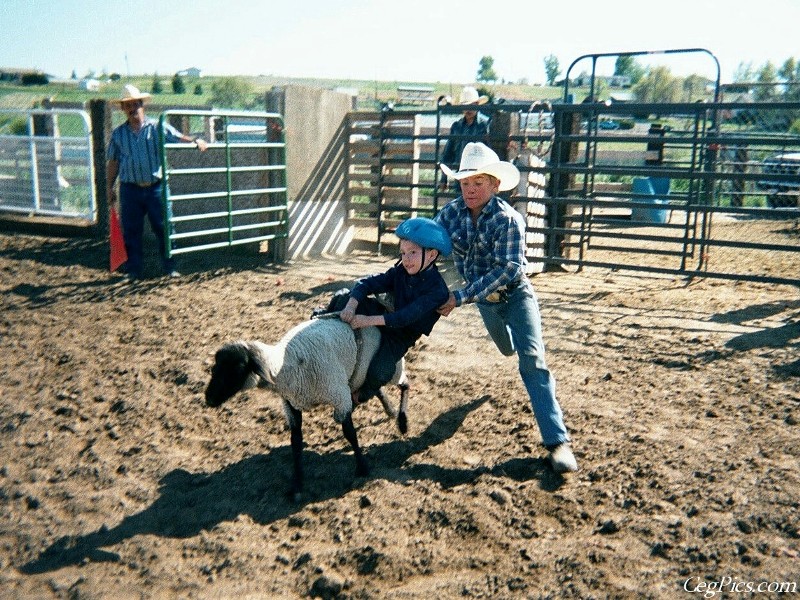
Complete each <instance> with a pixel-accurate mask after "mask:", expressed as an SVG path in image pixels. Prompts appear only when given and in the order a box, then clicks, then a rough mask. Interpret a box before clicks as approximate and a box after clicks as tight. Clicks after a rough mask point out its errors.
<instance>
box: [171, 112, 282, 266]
mask: <svg viewBox="0 0 800 600" xmlns="http://www.w3.org/2000/svg"><path fill="white" fill-rule="evenodd" d="M168 122H169V123H171V124H172V125H174V126H176V127H177V128H178V129H179V130H181V131H184V132H189V131H191V132H196V133H193V134H192V135H196V134H197V133H199V134H200V135H201V136H202V137H203V138H204V139H206V140H209V146H208V150H207V151H206V152H204V153H200V152H198V150H197V148H196V147H195V146H194V145H191V144H183V143H165V141H164V140H165V136H164V124H165V123H168ZM159 129H160V132H161V146H162V161H163V164H162V170H163V176H164V184H165V185H163V186H162V189H163V192H162V198H163V202H164V214H165V215H167V218H166V219H165V220H164V227H165V236H164V238H165V241H166V245H167V248H166V251H167V255H168V256H173V255H176V254H183V253H187V252H196V251H200V250H208V249H213V248H221V247H226V246H235V245H241V244H252V243H260V242H264V241H270V240H278V239H285V238H287V237H288V235H289V218H288V200H287V187H286V143H285V140H284V135H283V131H284V127H283V117H282V116H281V115H280V114H277V113H266V112H243V111H240V112H237V111H216V110H215V111H200V110H169V111H165V112H164V113H163V114H162V115H161V116H160V118H159Z"/></svg>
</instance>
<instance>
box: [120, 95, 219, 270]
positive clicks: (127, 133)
mask: <svg viewBox="0 0 800 600" xmlns="http://www.w3.org/2000/svg"><path fill="white" fill-rule="evenodd" d="M149 99H150V94H148V93H147V92H141V91H139V89H138V88H136V87H135V86H133V85H126V86H125V88H124V89H123V92H122V97H121V98H120V99H119V106H120V109H121V110H122V112H124V113H125V115H126V116H127V120H126V121H125V122H124V123H123V124H122V125H120V126H118V127H116V128H115V129H114V131H112V132H111V140H110V141H109V143H108V149H107V150H106V158H107V160H108V162H107V165H106V185H107V189H108V200H109V204H111V205H115V204H116V202H117V194H116V191H115V189H114V183H115V182H116V180H117V177H119V180H120V185H119V196H120V203H121V211H120V215H121V219H122V235H123V238H124V240H125V250H126V251H127V253H128V262H127V263H125V271H126V276H127V278H128V280H129V281H135V280H137V279H140V278H141V276H142V266H143V265H142V263H143V251H142V233H143V232H144V218H145V216H147V218H148V220H149V221H150V226H151V227H152V228H153V232H154V233H155V235H156V239H157V240H158V245H159V251H160V253H161V262H162V268H163V270H164V274H166V275H170V276H172V277H176V276H177V275H178V272H177V271H175V266H174V263H173V261H172V259H168V258H167V255H166V248H165V246H164V219H165V215H164V214H163V210H162V205H161V177H162V173H161V148H160V145H159V139H158V121H156V120H154V119H150V118H148V117H147V116H146V115H145V114H144V103H145V102H146V101H147V100H149ZM164 134H165V137H166V141H167V142H171V143H175V142H188V143H193V144H195V145H196V146H197V148H198V150H200V152H205V150H206V148H207V147H208V145H207V144H206V142H205V141H204V140H201V139H200V138H192V137H189V136H186V135H183V134H182V133H181V132H180V131H178V130H177V129H175V128H174V127H173V126H172V125H169V124H168V123H165V124H164Z"/></svg>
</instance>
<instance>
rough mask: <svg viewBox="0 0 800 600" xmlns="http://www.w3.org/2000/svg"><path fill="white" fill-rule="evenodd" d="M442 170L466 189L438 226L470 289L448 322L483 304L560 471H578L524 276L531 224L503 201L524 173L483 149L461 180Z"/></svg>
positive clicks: (455, 297)
mask: <svg viewBox="0 0 800 600" xmlns="http://www.w3.org/2000/svg"><path fill="white" fill-rule="evenodd" d="M441 169H442V171H444V173H445V174H446V175H447V176H449V177H452V178H453V179H455V180H456V181H458V182H459V183H460V186H461V195H460V196H458V197H456V198H455V199H454V200H451V201H450V202H448V203H447V204H446V205H445V206H444V207H443V208H442V210H441V211H439V213H438V214H437V215H436V218H435V219H436V221H437V222H438V223H439V224H441V225H442V226H443V227H444V228H445V230H447V233H448V235H449V236H450V240H451V241H452V244H453V261H454V263H455V266H456V268H457V270H458V272H459V274H460V275H461V277H462V278H463V279H464V282H465V283H466V285H465V286H464V287H463V288H461V289H459V290H455V291H454V292H452V293H450V294H449V296H448V299H447V302H446V303H444V304H443V305H442V306H441V307H440V309H439V312H440V313H441V314H442V315H444V316H447V315H449V314H450V312H451V311H452V310H453V309H454V308H456V307H457V306H463V305H464V304H467V303H471V302H475V303H477V306H478V310H479V312H480V314H481V317H482V318H483V322H484V325H485V326H486V330H487V331H488V333H489V335H490V336H491V338H492V341H494V343H495V345H496V346H497V348H498V350H500V352H501V353H502V354H504V355H506V356H511V355H513V354H514V353H515V352H516V354H517V355H518V357H519V372H520V375H521V376H522V381H523V383H524V384H525V389H526V390H527V392H528V396H529V397H530V402H531V407H532V408H533V414H534V417H535V418H536V422H537V424H538V425H539V431H540V433H541V435H542V440H543V442H544V445H545V447H546V448H547V450H548V451H549V460H550V464H551V465H552V467H553V470H554V471H556V472H557V473H565V472H568V471H576V470H577V469H578V464H577V462H576V460H575V456H574V455H573V453H572V449H571V448H570V444H569V442H570V438H569V434H568V433H567V429H566V427H565V426H564V418H563V415H562V412H561V407H560V406H559V404H558V401H557V400H556V393H555V380H554V378H553V376H552V374H551V373H550V370H549V369H548V368H547V364H546V363H545V358H544V341H543V338H542V323H541V315H540V314H539V303H538V301H537V299H536V294H535V293H534V291H533V285H532V284H531V282H530V280H529V279H528V277H527V275H526V272H525V265H526V263H527V261H526V259H525V243H524V240H525V222H524V220H523V217H522V215H521V214H520V213H518V212H517V211H516V210H514V209H513V208H512V207H511V205H509V204H508V203H507V202H506V201H505V200H503V199H502V198H501V197H499V196H498V195H497V193H498V192H500V191H506V190H511V189H513V188H515V187H516V186H517V184H518V183H519V178H520V173H519V170H518V169H517V167H516V166H514V165H513V164H511V163H510V162H506V161H500V159H499V157H498V156H497V154H496V153H495V152H494V151H493V150H492V149H491V148H489V147H488V146H486V145H485V144H482V143H480V142H471V143H469V144H467V146H466V147H465V148H464V153H463V154H462V156H461V163H460V165H459V169H458V171H457V172H455V171H453V170H452V169H451V168H450V167H448V166H447V165H444V164H442V165H441Z"/></svg>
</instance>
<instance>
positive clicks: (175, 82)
mask: <svg viewBox="0 0 800 600" xmlns="http://www.w3.org/2000/svg"><path fill="white" fill-rule="evenodd" d="M172 91H173V93H175V94H185V93H186V84H185V83H183V77H181V76H180V75H179V74H178V73H175V75H174V77H173V78H172Z"/></svg>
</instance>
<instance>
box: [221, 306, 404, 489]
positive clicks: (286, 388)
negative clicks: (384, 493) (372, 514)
mask: <svg viewBox="0 0 800 600" xmlns="http://www.w3.org/2000/svg"><path fill="white" fill-rule="evenodd" d="M379 343H380V332H379V331H378V329H377V328H375V327H365V328H363V329H360V330H355V331H354V330H353V329H352V328H351V327H350V325H348V324H347V323H344V322H342V321H340V320H339V319H338V318H317V319H312V320H310V321H304V322H302V323H300V324H299V325H296V326H295V327H294V328H292V329H291V330H290V331H289V332H288V333H286V335H284V336H283V338H282V339H281V340H280V341H279V342H278V343H277V344H275V345H268V344H265V343H263V342H260V341H237V342H234V343H230V344H226V345H225V346H223V347H222V348H220V349H219V350H218V351H217V353H216V355H215V358H214V366H213V367H212V370H211V380H210V381H209V383H208V387H207V388H206V392H205V398H206V404H207V405H208V406H212V407H217V406H220V405H221V404H222V403H223V402H225V401H226V400H228V399H229V398H231V397H233V396H234V395H235V394H236V393H238V392H239V391H241V390H243V389H246V388H251V387H254V386H255V385H257V384H259V383H261V384H263V385H264V386H265V387H267V388H271V389H274V390H275V391H276V392H277V393H278V395H280V396H281V398H282V399H283V409H284V414H285V416H286V420H287V423H288V425H289V429H290V431H291V438H290V439H291V447H292V458H293V462H294V472H293V475H292V480H291V487H290V495H291V496H292V497H293V498H295V499H298V498H299V496H300V493H301V492H302V489H303V465H302V449H303V433H302V412H301V411H303V410H307V409H309V408H311V407H313V406H317V405H320V404H329V405H331V406H332V407H333V419H334V420H335V421H336V422H337V423H340V424H341V426H342V432H343V433H344V437H345V438H346V439H347V441H348V442H350V445H351V446H352V447H353V451H354V453H355V459H356V475H357V476H365V475H367V474H368V473H369V466H368V464H367V460H366V458H365V457H364V455H363V453H362V451H361V449H360V447H359V445H358V438H357V436H356V430H355V427H354V426H353V419H352V412H353V401H352V396H351V393H352V391H353V390H357V389H358V388H359V387H361V384H362V383H363V382H364V378H365V376H366V373H367V367H368V366H369V363H370V360H371V359H372V357H373V355H374V354H375V352H376V351H377V349H378V345H379ZM391 383H394V384H396V385H397V386H398V387H399V388H400V391H401V394H400V406H399V410H398V411H395V410H394V409H393V408H392V406H391V404H390V403H389V401H388V400H387V398H386V396H385V394H383V392H381V393H379V394H378V398H379V399H380V401H381V403H382V404H383V408H384V410H385V411H386V413H387V414H388V415H389V416H390V417H392V418H395V417H397V425H398V428H399V429H400V431H401V433H406V430H407V418H406V408H407V406H408V389H409V385H408V380H407V377H406V374H405V368H404V362H403V360H402V359H401V360H400V361H399V362H398V363H397V370H396V371H395V375H394V378H393V379H392V381H391Z"/></svg>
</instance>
